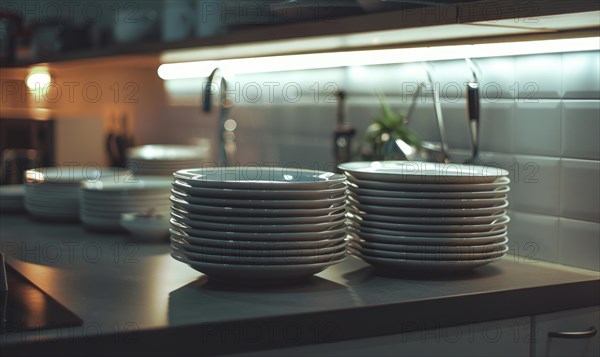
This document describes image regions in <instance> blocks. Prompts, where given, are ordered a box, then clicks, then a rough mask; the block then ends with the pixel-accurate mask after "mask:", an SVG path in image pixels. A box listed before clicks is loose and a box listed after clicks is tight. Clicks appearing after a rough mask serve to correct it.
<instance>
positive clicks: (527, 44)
mask: <svg viewBox="0 0 600 357" xmlns="http://www.w3.org/2000/svg"><path fill="white" fill-rule="evenodd" d="M592 50H600V37H585V38H571V39H555V40H539V41H523V42H503V43H485V44H473V45H453V46H438V47H419V48H401V49H384V50H365V51H344V52H328V53H311V54H299V55H282V56H268V57H251V58H235V59H222V60H209V61H194V62H181V63H165V64H162V65H161V66H160V67H159V68H158V75H159V77H160V78H162V79H164V80H171V79H184V78H202V77H207V76H208V75H209V74H210V72H211V71H212V70H213V69H214V68H216V67H219V68H220V69H221V70H222V71H223V73H225V74H226V75H227V74H229V75H238V74H249V73H264V72H282V71H298V70H308V69H320V68H336V67H351V66H369V65H382V64H393V63H409V62H420V61H440V60H451V59H461V58H465V57H469V58H482V57H500V56H517V55H529V54H542V53H556V52H577V51H592Z"/></svg>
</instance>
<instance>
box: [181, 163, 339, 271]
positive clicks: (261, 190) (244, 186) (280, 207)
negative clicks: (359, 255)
mask: <svg viewBox="0 0 600 357" xmlns="http://www.w3.org/2000/svg"><path fill="white" fill-rule="evenodd" d="M174 176H175V179H174V181H173V190H172V196H171V201H172V207H171V209H172V211H171V247H172V250H171V255H172V256H173V258H175V259H177V260H179V261H181V262H184V263H186V264H188V265H190V266H191V267H192V268H194V269H196V270H198V271H200V272H202V273H204V274H206V275H208V276H209V277H210V278H211V279H216V280H229V281H237V282H244V281H248V282H250V281H251V282H277V281H288V280H289V279H295V278H305V277H309V276H311V275H313V274H316V273H318V272H320V271H322V270H323V269H325V268H327V267H328V266H330V265H333V264H336V263H339V262H341V261H342V260H343V259H345V257H346V240H345V238H346V224H345V212H346V211H345V202H344V201H345V189H346V185H345V183H344V180H345V177H344V176H343V175H339V174H333V173H328V172H322V171H314V170H301V169H295V168H291V169H285V168H274V167H252V168H216V169H215V168H213V169H204V170H203V169H190V170H182V171H178V172H176V173H175V175H174Z"/></svg>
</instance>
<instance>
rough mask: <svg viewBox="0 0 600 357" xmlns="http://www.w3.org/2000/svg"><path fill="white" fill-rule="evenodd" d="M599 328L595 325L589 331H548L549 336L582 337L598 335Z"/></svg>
mask: <svg viewBox="0 0 600 357" xmlns="http://www.w3.org/2000/svg"><path fill="white" fill-rule="evenodd" d="M596 333H598V330H597V329H596V328H595V327H593V326H592V327H590V329H589V330H587V331H573V332H555V331H550V332H548V337H555V338H568V339H580V338H590V337H594V336H596Z"/></svg>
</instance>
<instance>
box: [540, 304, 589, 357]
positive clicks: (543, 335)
mask: <svg viewBox="0 0 600 357" xmlns="http://www.w3.org/2000/svg"><path fill="white" fill-rule="evenodd" d="M533 321H534V326H535V327H534V334H535V335H534V337H533V339H532V340H533V343H532V345H533V355H534V356H539V357H542V356H543V357H550V356H567V357H580V356H594V357H597V356H600V337H599V333H598V332H597V333H596V334H595V336H589V335H591V333H587V334H583V335H580V336H579V338H565V337H573V336H572V335H568V334H566V335H565V334H562V337H550V336H548V334H549V333H551V332H552V333H557V332H559V333H560V332H562V333H564V332H567V333H568V332H586V331H590V329H592V328H595V329H598V328H600V326H599V325H600V307H598V306H596V307H593V308H586V309H578V310H567V311H560V312H556V313H552V314H544V315H537V316H534V317H533Z"/></svg>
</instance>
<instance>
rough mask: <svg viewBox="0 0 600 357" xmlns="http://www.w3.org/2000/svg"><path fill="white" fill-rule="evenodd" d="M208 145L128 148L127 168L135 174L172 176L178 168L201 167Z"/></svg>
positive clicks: (206, 154)
mask: <svg viewBox="0 0 600 357" xmlns="http://www.w3.org/2000/svg"><path fill="white" fill-rule="evenodd" d="M208 155H209V147H208V146H187V145H144V146H139V147H135V148H132V149H130V150H129V153H128V162H129V164H128V168H129V169H130V170H132V171H133V172H134V173H135V174H136V175H157V176H169V177H172V175H173V173H174V172H175V171H178V170H182V169H186V168H190V167H202V164H203V162H205V161H206V160H207V159H208Z"/></svg>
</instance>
